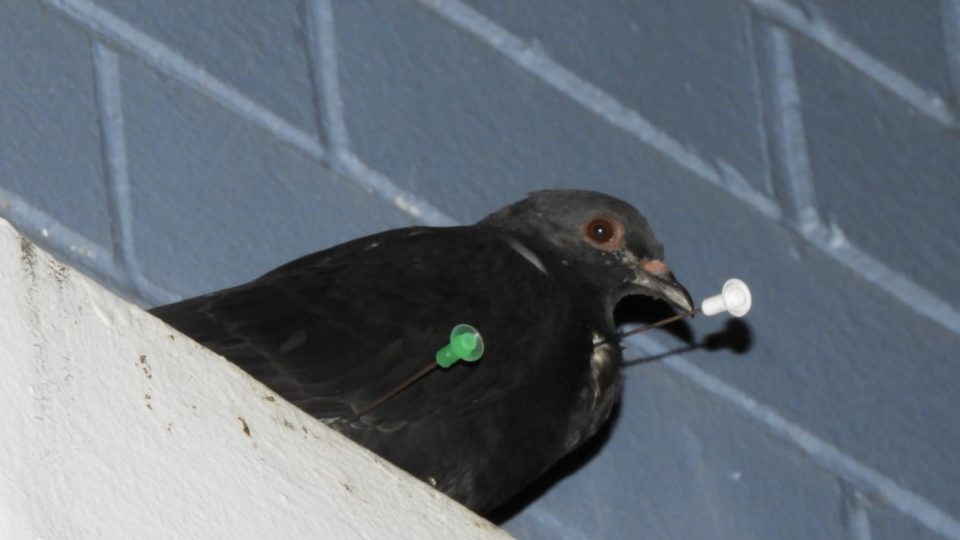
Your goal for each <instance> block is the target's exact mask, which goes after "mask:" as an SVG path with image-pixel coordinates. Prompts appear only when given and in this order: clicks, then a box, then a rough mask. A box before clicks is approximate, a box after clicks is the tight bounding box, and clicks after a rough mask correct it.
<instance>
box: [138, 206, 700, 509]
mask: <svg viewBox="0 0 960 540" xmlns="http://www.w3.org/2000/svg"><path fill="white" fill-rule="evenodd" d="M628 295H646V296H649V297H653V298H657V299H661V300H664V301H666V302H667V303H669V304H670V305H672V306H674V307H675V308H677V309H679V310H683V311H689V310H691V309H692V301H691V298H690V295H689V294H688V293H687V291H686V289H684V287H683V286H681V285H680V284H679V283H678V282H677V280H676V279H675V278H674V276H673V274H672V273H671V271H670V270H669V268H668V267H667V265H666V264H665V263H664V262H663V247H662V245H661V244H660V243H659V242H658V241H657V240H656V238H655V237H654V234H653V232H652V230H651V227H650V225H649V224H648V222H647V220H646V219H645V218H644V217H643V216H642V215H641V214H640V213H639V212H638V211H637V210H636V209H635V208H633V207H632V206H631V205H629V204H628V203H626V202H624V201H622V200H619V199H616V198H614V197H611V196H608V195H605V194H602V193H597V192H593V191H583V190H546V191H538V192H534V193H532V194H530V195H529V196H527V197H526V198H524V199H522V200H520V201H519V202H516V203H514V204H511V205H509V206H506V207H504V208H502V209H501V210H499V211H496V212H494V213H492V214H490V215H488V216H487V217H485V218H483V219H481V220H480V221H479V222H477V223H475V224H473V225H469V226H456V227H410V228H402V229H395V230H389V231H386V232H381V233H378V234H374V235H372V236H367V237H364V238H360V239H357V240H353V241H349V242H346V243H344V244H340V245H337V246H334V247H331V248H329V249H326V250H323V251H320V252H317V253H313V254H311V255H306V256H304V257H302V258H299V259H296V260H294V261H292V262H289V263H287V264H285V265H283V266H280V267H279V268H277V269H275V270H273V271H271V272H269V273H267V274H265V275H263V276H262V277H260V278H258V279H255V280H253V281H251V282H249V283H246V284H244V285H240V286H237V287H233V288H229V289H225V290H222V291H217V292H213V293H209V294H205V295H202V296H198V297H196V298H191V299H188V300H184V301H181V302H178V303H174V304H170V305H166V306H162V307H157V308H154V309H152V310H151V313H153V314H154V315H155V316H157V317H158V318H160V319H161V320H163V321H165V322H166V323H168V324H169V325H170V326H172V327H174V328H176V329H177V330H179V331H180V332H182V333H183V334H186V335H187V336H189V337H191V338H193V339H194V340H196V341H197V342H199V343H200V344H202V345H204V346H206V347H208V348H209V349H211V350H213V351H214V352H216V353H218V354H220V355H222V356H223V357H225V358H227V359H228V360H230V361H231V362H233V363H234V364H236V365H237V366H239V367H240V368H242V369H243V370H245V371H246V372H248V373H249V374H250V375H252V376H253V377H255V378H256V379H258V380H260V381H261V382H262V383H264V384H265V385H266V386H267V387H269V388H271V389H272V390H273V391H275V392H276V393H277V394H278V395H280V396H282V397H283V398H285V399H286V400H288V401H289V402H291V403H293V404H295V405H296V406H298V407H300V408H301V409H303V410H304V411H306V412H307V413H309V414H310V415H312V416H314V417H315V418H317V419H319V420H321V421H322V422H324V423H325V424H327V425H328V426H330V427H331V428H334V429H336V430H338V431H340V432H341V433H343V434H344V435H346V436H347V437H349V438H350V439H353V440H354V441H356V442H357V443H359V444H361V445H363V446H365V447H367V448H368V449H370V450H372V451H373V452H375V453H377V454H379V455H380V456H382V457H384V458H386V459H387V460H388V461H390V462H392V463H394V464H395V465H397V466H399V467H401V468H403V469H405V470H406V471H408V472H409V473H411V474H412V475H413V476H415V477H417V478H419V479H421V480H422V481H424V482H427V483H429V484H430V485H432V486H434V487H435V488H437V489H438V490H440V491H442V492H444V493H446V494H447V495H449V496H450V497H452V498H453V499H455V500H457V501H459V502H460V503H462V504H463V505H465V506H467V507H468V508H470V509H472V510H474V511H476V512H478V513H481V514H487V513H489V512H491V511H493V510H495V509H496V508H498V507H499V506H500V505H502V504H504V503H505V502H506V501H508V500H509V499H510V498H511V497H512V496H513V495H515V494H517V493H518V492H519V491H521V490H522V489H523V488H524V487H526V486H527V485H529V484H530V483H531V482H532V481H533V480H535V479H536V478H537V477H539V476H540V475H541V474H543V473H544V472H545V471H546V470H547V469H548V468H550V466H551V465H553V464H554V463H556V462H557V461H558V460H560V459H561V458H562V457H564V456H565V455H567V454H568V453H570V452H571V451H573V450H575V449H576V448H577V447H579V446H580V445H581V444H583V442H584V441H585V440H587V439H588V438H589V437H591V436H592V435H593V434H594V433H596V432H597V430H598V429H599V428H600V427H601V426H602V425H603V423H604V422H605V421H606V420H607V418H608V417H609V415H610V412H611V409H612V408H613V406H614V404H615V403H616V402H617V401H618V400H619V396H620V389H621V376H620V367H621V366H620V364H621V348H620V344H619V337H618V333H617V327H616V324H615V323H614V317H613V312H614V307H615V306H616V304H617V302H618V301H620V300H621V299H622V298H624V297H625V296H628ZM458 324H469V325H471V326H472V327H474V328H476V329H477V331H478V332H480V334H481V336H482V339H483V343H484V351H483V355H482V358H480V359H479V360H477V361H474V362H469V363H467V362H459V363H457V364H454V365H452V366H450V367H448V368H444V369H434V370H432V371H429V373H428V374H427V375H425V376H423V377H422V378H420V379H418V380H416V381H415V382H413V383H412V384H410V385H409V386H408V387H406V388H404V389H403V390H402V391H400V392H398V393H396V394H395V395H393V396H392V397H390V399H387V400H382V398H383V396H385V395H387V394H388V393H389V392H391V390H393V389H396V388H397V386H398V385H400V384H402V383H403V382H404V381H406V380H409V378H410V377H411V375H412V374H415V373H417V372H418V371H419V370H421V369H422V368H423V367H424V366H429V365H430V363H431V362H433V361H434V358H435V355H436V353H437V350H438V349H439V348H441V347H443V346H444V345H445V344H447V343H448V342H449V339H450V332H451V329H452V328H453V327H455V326H456V325H458ZM378 400H380V402H378ZM373 403H378V404H377V405H376V406H375V407H370V405H371V404H373Z"/></svg>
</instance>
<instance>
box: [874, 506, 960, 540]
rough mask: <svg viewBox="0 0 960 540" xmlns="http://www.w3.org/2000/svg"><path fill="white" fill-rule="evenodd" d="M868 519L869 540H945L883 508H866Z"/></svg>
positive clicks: (905, 517)
mask: <svg viewBox="0 0 960 540" xmlns="http://www.w3.org/2000/svg"><path fill="white" fill-rule="evenodd" d="M867 513H868V516H869V517H870V540H903V539H904V538H909V539H910V540H946V538H947V537H945V536H941V535H939V534H937V533H935V532H933V531H931V530H930V529H927V528H926V527H924V526H922V525H920V524H918V523H917V522H916V521H914V520H913V519H911V518H910V517H907V516H904V515H903V514H899V513H897V512H894V511H893V510H890V509H888V508H885V507H883V506H882V505H878V504H873V505H871V506H870V507H869V508H868V511H867Z"/></svg>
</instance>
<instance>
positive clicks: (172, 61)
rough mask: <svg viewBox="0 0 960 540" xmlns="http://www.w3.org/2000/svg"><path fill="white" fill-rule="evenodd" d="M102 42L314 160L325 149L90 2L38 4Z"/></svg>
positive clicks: (61, 0) (56, 0)
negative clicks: (178, 82)
mask: <svg viewBox="0 0 960 540" xmlns="http://www.w3.org/2000/svg"><path fill="white" fill-rule="evenodd" d="M40 1H41V2H43V3H44V4H46V5H48V6H49V7H51V8H52V9H54V10H56V11H57V12H59V13H61V14H63V15H65V16H66V17H68V18H69V19H71V20H72V21H74V22H76V23H77V24H79V25H81V26H82V27H84V28H85V29H87V30H89V31H90V32H92V33H93V34H95V35H96V36H98V37H99V38H101V39H103V40H104V41H106V42H108V43H110V44H112V45H114V46H116V47H117V48H119V49H122V50H124V51H127V52H129V53H130V54H132V55H133V56H135V57H137V58H139V59H141V60H143V61H144V62H146V63H148V64H149V65H150V66H151V67H152V68H153V69H155V70H157V71H158V72H160V73H163V74H164V75H167V76H169V77H171V78H173V79H176V80H177V81H180V82H181V83H183V84H185V85H186V86H188V87H189V88H191V89H193V90H195V91H196V92H198V93H200V94H201V95H204V96H206V97H208V98H210V99H212V100H213V101H214V102H216V103H218V104H220V105H221V106H223V107H225V108H226V109H228V110H230V111H232V112H233V113H234V114H236V115H238V116H240V117H241V118H243V119H244V120H246V121H247V122H249V123H251V124H254V125H256V126H258V127H259V128H261V129H263V130H265V131H267V132H269V133H270V134H272V135H273V136H275V137H276V138H277V139H279V140H281V141H282V142H284V143H286V144H287V145H289V146H291V147H293V148H295V149H297V150H299V151H301V152H303V153H304V154H307V155H308V156H310V157H312V158H314V159H317V160H323V159H324V157H325V156H324V149H323V147H322V146H320V143H319V142H318V141H316V140H315V138H314V137H313V136H312V135H309V134H307V133H305V132H304V131H303V130H301V129H299V128H298V127H296V126H294V125H293V124H291V123H290V122H288V121H286V120H285V119H283V118H281V117H280V116H278V115H276V114H274V113H273V112H272V111H270V110H269V109H267V108H266V107H263V106H261V105H259V104H257V103H256V102H254V101H253V100H251V99H250V98H248V97H246V96H245V95H243V94H242V93H241V92H239V91H238V90H236V89H235V88H233V87H232V86H230V85H228V84H226V83H224V82H222V81H220V80H219V79H218V78H216V77H215V76H213V75H212V74H210V73H209V72H207V71H206V70H204V69H203V68H201V67H199V66H197V65H196V64H194V63H192V62H190V61H189V60H187V59H186V58H184V57H183V56H182V55H180V54H178V53H177V52H175V51H174V50H172V49H170V48H169V47H167V46H166V45H165V44H163V43H161V42H160V41H157V40H156V39H154V38H152V37H150V36H149V35H147V34H145V33H144V32H141V31H140V30H137V29H136V28H134V27H133V26H131V25H130V24H128V23H127V22H126V21H124V20H123V19H121V18H119V17H117V16H116V15H114V14H112V13H111V12H110V11H108V10H106V9H104V8H102V7H100V6H98V5H97V4H95V3H93V2H91V1H89V0H40Z"/></svg>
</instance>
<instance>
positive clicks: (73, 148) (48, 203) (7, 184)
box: [0, 2, 111, 246]
mask: <svg viewBox="0 0 960 540" xmlns="http://www.w3.org/2000/svg"><path fill="white" fill-rule="evenodd" d="M91 46H92V43H91V41H90V40H89V39H88V38H87V37H86V36H85V35H83V34H82V33H80V32H78V31H77V30H76V29H74V28H73V27H71V26H69V25H67V24H66V23H65V22H64V21H63V20H61V19H60V18H58V17H55V16H53V15H51V14H50V13H48V12H45V11H43V10H41V9H40V8H38V7H37V6H36V5H35V4H34V3H32V2H0V88H2V89H3V93H2V97H0V163H2V166H0V186H2V187H3V189H5V190H8V191H10V192H13V193H15V194H16V195H18V196H20V197H21V198H23V199H24V200H25V201H27V202H28V203H29V204H31V205H33V206H35V207H36V208H38V209H40V210H41V211H43V212H46V213H48V214H51V215H53V216H55V217H56V218H57V220H59V221H60V222H61V223H62V224H63V225H64V226H66V227H68V228H70V229H73V230H74V231H76V232H77V233H79V234H81V235H83V236H84V237H86V238H87V239H89V240H90V241H92V242H95V243H98V244H101V245H103V246H110V245H111V240H110V221H109V217H108V216H109V214H108V212H107V198H106V184H105V182H104V177H103V174H104V167H103V162H102V161H101V158H100V156H101V152H100V128H99V125H98V121H97V98H96V83H95V81H94V67H93V53H92V48H91Z"/></svg>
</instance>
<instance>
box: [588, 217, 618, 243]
mask: <svg viewBox="0 0 960 540" xmlns="http://www.w3.org/2000/svg"><path fill="white" fill-rule="evenodd" d="M614 233H615V230H614V228H613V224H612V223H610V222H609V221H607V220H605V219H603V218H597V219H594V220H592V221H591V222H590V223H588V224H587V236H589V237H590V239H591V240H593V241H594V242H596V243H598V244H606V243H607V242H609V241H610V240H612V239H613V235H614Z"/></svg>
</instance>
